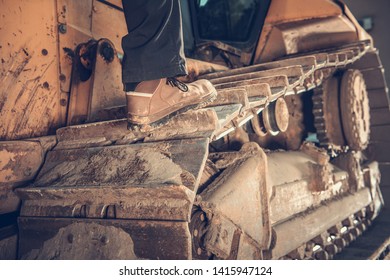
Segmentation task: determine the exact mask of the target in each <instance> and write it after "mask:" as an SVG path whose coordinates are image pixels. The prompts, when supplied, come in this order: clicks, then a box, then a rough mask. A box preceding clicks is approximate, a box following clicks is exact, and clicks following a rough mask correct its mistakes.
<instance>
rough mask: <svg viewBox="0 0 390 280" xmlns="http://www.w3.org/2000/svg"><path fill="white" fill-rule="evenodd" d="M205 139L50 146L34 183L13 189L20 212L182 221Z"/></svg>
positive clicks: (192, 195) (190, 200)
mask: <svg viewBox="0 0 390 280" xmlns="http://www.w3.org/2000/svg"><path fill="white" fill-rule="evenodd" d="M207 149H208V140H207V139H196V140H177V141H166V142H157V143H150V144H135V145H123V146H122V145H118V146H110V147H96V148H84V149H75V150H55V151H51V152H49V154H48V156H47V160H46V162H45V164H44V166H43V168H42V170H41V172H40V173H39V175H38V178H37V179H36V181H35V183H34V186H32V187H29V188H23V189H19V190H18V194H19V195H20V197H21V199H22V200H24V203H23V207H22V210H21V213H22V215H24V216H49V217H55V216H60V217H80V216H81V217H89V218H104V217H114V218H131V219H143V218H145V219H159V220H172V219H173V220H188V219H189V217H190V213H191V208H192V203H193V200H194V198H195V192H196V189H197V187H198V184H199V180H200V176H201V172H202V170H203V167H204V164H205V161H206V157H207Z"/></svg>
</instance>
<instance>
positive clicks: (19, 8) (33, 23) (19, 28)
mask: <svg viewBox="0 0 390 280" xmlns="http://www.w3.org/2000/svg"><path fill="white" fill-rule="evenodd" d="M55 14H56V11H55V1H46V0H37V1H25V0H7V1H3V2H2V3H1V12H0V22H1V24H0V25H1V27H2V28H1V29H0V38H1V43H0V57H1V64H0V84H1V89H0V139H3V140H14V139H21V138H29V137H36V136H42V135H47V134H48V133H52V132H53V131H54V129H55V128H58V127H60V126H62V125H63V124H64V122H65V115H63V111H62V107H63V106H66V104H63V103H61V102H60V89H59V77H58V68H59V63H58V43H57V24H56V16H55Z"/></svg>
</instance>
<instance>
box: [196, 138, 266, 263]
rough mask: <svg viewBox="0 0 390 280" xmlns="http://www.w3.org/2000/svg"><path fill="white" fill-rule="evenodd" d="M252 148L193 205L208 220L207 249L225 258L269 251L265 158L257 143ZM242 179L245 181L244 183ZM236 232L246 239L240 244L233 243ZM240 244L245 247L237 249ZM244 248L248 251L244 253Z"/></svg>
mask: <svg viewBox="0 0 390 280" xmlns="http://www.w3.org/2000/svg"><path fill="white" fill-rule="evenodd" d="M246 147H248V148H249V147H250V146H246ZM251 147H253V148H252V149H249V150H243V151H242V153H244V154H245V155H244V158H242V159H239V160H237V161H236V162H235V163H234V164H232V165H231V166H229V167H228V168H227V169H226V170H225V171H224V172H223V173H222V174H221V175H220V176H219V177H218V178H217V179H216V180H215V181H214V182H213V183H212V184H211V185H209V186H208V187H207V188H206V189H205V190H204V191H203V192H202V193H201V194H200V198H199V201H197V202H196V204H197V205H199V207H200V208H201V209H202V211H204V212H205V213H206V214H207V216H208V217H209V218H210V220H211V222H210V225H209V228H208V231H207V234H206V237H205V240H206V241H205V243H206V248H207V249H208V250H210V251H211V252H213V253H215V254H217V256H219V257H222V258H225V259H226V258H228V257H229V255H230V254H231V252H232V250H234V251H236V254H237V252H238V251H240V254H241V255H242V258H247V257H248V255H252V256H253V252H255V251H256V249H255V250H252V249H250V248H253V247H254V248H257V251H258V252H259V251H261V250H266V249H268V247H269V245H270V240H271V224H270V221H269V197H270V195H271V193H270V192H269V191H270V190H269V189H268V188H269V186H268V184H267V177H266V174H267V159H266V155H265V153H264V152H263V151H262V150H260V148H259V147H258V146H257V145H256V144H254V145H253V146H251ZM242 178H246V179H245V182H244V183H243V182H242ZM237 231H239V232H240V234H239V235H241V236H242V238H243V237H244V236H245V235H246V236H247V237H246V238H245V239H244V238H243V239H242V240H241V241H240V244H239V245H238V244H234V243H235V242H236V241H234V239H235V238H236V237H235V235H237ZM241 232H242V234H241ZM249 240H252V241H251V242H249ZM249 243H252V246H249ZM244 244H246V245H244ZM241 245H243V246H244V247H242V248H240V247H241ZM234 247H237V248H234ZM239 248H240V249H239ZM244 248H247V249H248V250H249V251H248V252H247V253H245V251H246V250H245V249H244ZM236 257H237V256H235V257H234V258H236Z"/></svg>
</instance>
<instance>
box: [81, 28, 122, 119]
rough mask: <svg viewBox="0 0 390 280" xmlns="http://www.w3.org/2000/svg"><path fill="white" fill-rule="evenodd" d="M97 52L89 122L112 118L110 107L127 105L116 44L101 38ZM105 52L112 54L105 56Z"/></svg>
mask: <svg viewBox="0 0 390 280" xmlns="http://www.w3.org/2000/svg"><path fill="white" fill-rule="evenodd" d="M115 26H116V25H115ZM96 52H97V53H96V60H95V65H94V69H93V86H92V88H91V97H90V103H89V108H88V119H87V121H88V122H94V121H102V120H109V119H112V116H111V115H110V109H112V108H114V107H119V106H123V107H125V106H126V97H125V93H124V92H123V85H122V75H121V74H122V65H121V62H120V61H119V58H118V56H117V53H116V51H115V49H114V46H113V45H112V43H111V42H110V41H108V40H99V42H98V45H97V50H96ZM111 52H112V53H111ZM104 53H109V54H110V55H106V56H103V54H104ZM124 111H126V110H124Z"/></svg>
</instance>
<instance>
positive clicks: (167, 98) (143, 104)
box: [126, 78, 217, 125]
mask: <svg viewBox="0 0 390 280" xmlns="http://www.w3.org/2000/svg"><path fill="white" fill-rule="evenodd" d="M216 96H217V92H216V90H215V88H214V87H213V85H212V84H211V83H210V82H209V81H207V80H198V81H195V82H193V83H190V84H184V83H182V82H180V81H178V80H176V79H175V78H164V79H159V80H152V81H144V82H141V83H139V84H138V85H137V87H136V88H135V90H134V91H130V92H126V99H127V112H128V113H127V114H128V121H129V123H130V124H135V125H146V124H151V123H155V122H160V121H163V120H165V119H167V118H169V117H172V116H174V115H177V114H179V113H182V112H185V111H187V110H189V109H199V108H202V107H204V106H206V105H207V104H208V103H209V102H211V101H212V100H214V99H215V97H216Z"/></svg>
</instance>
